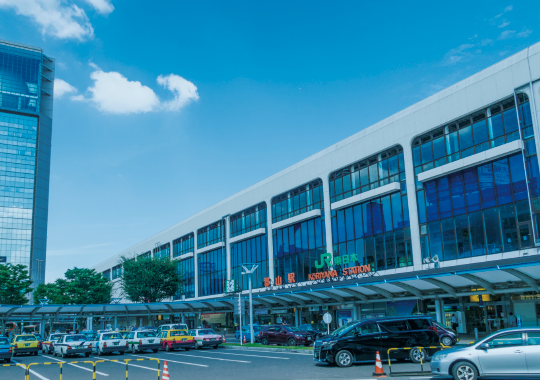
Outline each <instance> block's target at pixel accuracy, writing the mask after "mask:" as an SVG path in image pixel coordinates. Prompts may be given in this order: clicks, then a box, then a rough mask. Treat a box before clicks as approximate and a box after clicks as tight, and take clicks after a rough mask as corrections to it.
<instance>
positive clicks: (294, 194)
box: [272, 179, 324, 223]
mask: <svg viewBox="0 0 540 380" xmlns="http://www.w3.org/2000/svg"><path fill="white" fill-rule="evenodd" d="M323 208H324V201H323V187H322V180H320V179H316V180H315V181H312V182H310V183H308V184H306V185H302V186H300V187H297V188H296V189H293V190H291V191H288V192H286V193H283V194H281V195H278V196H277V197H275V198H273V199H272V223H276V222H279V221H281V220H284V219H288V218H292V217H293V216H296V215H300V214H303V213H305V212H308V211H311V210H316V209H321V210H322V209H323Z"/></svg>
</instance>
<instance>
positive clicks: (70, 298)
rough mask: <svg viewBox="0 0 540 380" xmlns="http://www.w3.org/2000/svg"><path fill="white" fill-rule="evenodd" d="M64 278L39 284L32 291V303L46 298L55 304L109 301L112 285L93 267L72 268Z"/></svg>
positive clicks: (89, 303) (83, 303)
mask: <svg viewBox="0 0 540 380" xmlns="http://www.w3.org/2000/svg"><path fill="white" fill-rule="evenodd" d="M64 276H65V279H64V278H59V279H57V280H56V281H55V282H52V283H48V284H40V285H39V286H38V287H37V289H36V291H35V292H34V303H36V304H38V303H39V300H40V299H43V298H48V299H49V300H50V301H49V303H50V304H56V305H68V304H72V305H93V304H100V303H110V302H111V297H112V290H113V285H112V283H111V281H109V280H108V279H106V278H104V277H103V276H102V275H101V273H97V272H96V271H95V270H94V269H87V268H77V267H75V268H73V269H68V270H67V271H66V273H65V275H64Z"/></svg>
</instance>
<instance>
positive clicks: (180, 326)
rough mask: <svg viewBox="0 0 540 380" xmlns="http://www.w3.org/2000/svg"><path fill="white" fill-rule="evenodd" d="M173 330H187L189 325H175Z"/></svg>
mask: <svg viewBox="0 0 540 380" xmlns="http://www.w3.org/2000/svg"><path fill="white" fill-rule="evenodd" d="M172 328H173V329H175V330H187V325H174V326H173V327H172Z"/></svg>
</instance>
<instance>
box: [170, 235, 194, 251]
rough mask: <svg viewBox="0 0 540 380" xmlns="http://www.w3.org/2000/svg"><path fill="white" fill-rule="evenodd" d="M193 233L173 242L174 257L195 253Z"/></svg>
mask: <svg viewBox="0 0 540 380" xmlns="http://www.w3.org/2000/svg"><path fill="white" fill-rule="evenodd" d="M193 240H194V239H193V233H191V234H187V235H186V236H182V237H180V238H178V239H175V240H173V257H178V256H182V255H185V254H186V253H189V252H193Z"/></svg>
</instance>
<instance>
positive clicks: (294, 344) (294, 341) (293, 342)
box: [287, 338, 296, 346]
mask: <svg viewBox="0 0 540 380" xmlns="http://www.w3.org/2000/svg"><path fill="white" fill-rule="evenodd" d="M287 346H296V339H294V338H289V340H287Z"/></svg>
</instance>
